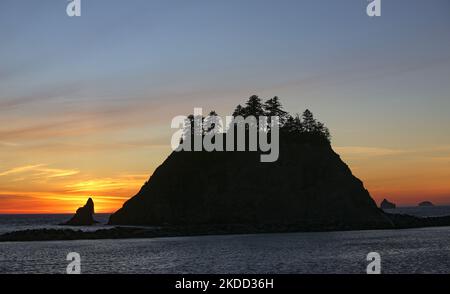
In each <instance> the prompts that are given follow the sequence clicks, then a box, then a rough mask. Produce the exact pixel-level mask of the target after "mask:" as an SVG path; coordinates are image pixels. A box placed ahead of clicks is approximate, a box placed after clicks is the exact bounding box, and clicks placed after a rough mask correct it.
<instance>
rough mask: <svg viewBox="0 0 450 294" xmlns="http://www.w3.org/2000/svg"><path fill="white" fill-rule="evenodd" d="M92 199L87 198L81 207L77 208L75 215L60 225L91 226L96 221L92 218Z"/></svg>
mask: <svg viewBox="0 0 450 294" xmlns="http://www.w3.org/2000/svg"><path fill="white" fill-rule="evenodd" d="M94 213H95V212H94V201H93V200H92V198H89V199H88V201H87V202H86V204H85V205H84V206H83V207H80V208H78V209H77V212H76V213H75V215H74V216H73V217H72V218H71V219H70V220H69V221H67V222H65V223H63V224H62V225H66V226H91V225H93V224H95V223H97V221H95V220H94Z"/></svg>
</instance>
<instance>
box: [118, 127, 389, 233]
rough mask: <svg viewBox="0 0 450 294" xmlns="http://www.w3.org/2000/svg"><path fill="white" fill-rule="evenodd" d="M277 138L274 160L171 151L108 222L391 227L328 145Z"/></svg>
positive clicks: (248, 154)
mask: <svg viewBox="0 0 450 294" xmlns="http://www.w3.org/2000/svg"><path fill="white" fill-rule="evenodd" d="M280 139H281V140H280V157H279V159H278V161H276V162H274V163H261V162H260V155H259V153H258V152H184V151H183V152H174V153H172V154H171V155H170V156H169V157H168V158H167V159H166V161H165V162H164V163H163V164H162V165H161V166H160V167H158V168H157V170H156V171H155V172H154V174H153V175H152V177H151V178H150V180H149V181H148V182H147V183H146V184H145V185H144V186H143V187H142V188H141V190H140V191H139V193H138V194H137V195H136V196H134V197H133V198H131V199H130V200H128V201H127V202H126V203H125V204H124V205H123V207H122V208H121V209H119V210H118V211H117V212H116V213H114V214H113V215H111V217H110V220H109V223H110V224H116V225H119V224H120V225H165V224H167V225H183V224H184V225H197V224H285V225H286V224H296V225H301V226H304V228H305V229H307V230H316V229H319V230H322V229H364V228H380V227H391V226H392V225H391V222H390V220H389V219H388V218H387V217H386V216H385V215H384V213H383V212H382V211H381V210H380V209H379V208H378V207H377V205H376V203H375V202H374V201H373V200H372V198H371V197H370V195H369V193H368V191H367V190H366V189H365V188H364V186H363V183H362V182H361V181H360V180H359V179H357V178H356V177H355V176H353V175H352V173H351V171H350V169H349V168H348V166H347V165H346V164H345V163H344V162H343V161H342V160H341V159H340V157H339V156H338V155H337V154H336V153H335V152H334V151H333V150H332V148H331V146H330V144H329V143H328V142H325V141H323V140H322V141H321V140H318V141H314V140H311V141H310V140H305V141H302V140H290V138H286V137H283V136H282V137H281V138H280Z"/></svg>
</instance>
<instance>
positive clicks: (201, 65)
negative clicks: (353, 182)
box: [0, 0, 450, 213]
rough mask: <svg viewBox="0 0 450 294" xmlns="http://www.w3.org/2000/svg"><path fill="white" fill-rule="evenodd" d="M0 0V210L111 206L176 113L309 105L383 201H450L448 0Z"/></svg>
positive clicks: (147, 163) (128, 190) (166, 147)
mask: <svg viewBox="0 0 450 294" xmlns="http://www.w3.org/2000/svg"><path fill="white" fill-rule="evenodd" d="M81 2H82V16H81V17H73V18H70V17H68V16H67V15H66V5H67V3H68V2H67V1H64V0H42V1H29V0H2V1H1V2H0V213H61V212H73V211H74V210H75V209H76V208H77V207H79V206H81V205H83V204H84V202H86V200H87V197H89V196H92V197H93V199H94V202H95V204H96V208H97V209H96V210H97V212H112V211H114V210H115V209H117V208H119V207H120V206H121V205H122V203H123V202H124V201H125V200H126V199H128V198H130V197H131V196H133V195H134V194H135V193H136V192H137V191H138V190H139V188H140V187H141V186H142V184H143V183H144V182H145V181H146V180H147V179H148V178H149V176H150V175H151V174H152V173H153V171H154V170H155V168H156V167H157V166H158V165H159V164H161V163H162V161H163V160H164V159H165V158H166V157H167V155H169V154H170V152H171V149H170V139H171V136H172V134H173V132H174V130H172V129H171V128H170V123H171V120H172V118H173V117H174V116H176V115H182V114H188V113H192V112H193V109H194V107H203V108H204V109H205V110H210V109H215V110H216V111H217V112H218V113H219V114H220V115H228V114H230V113H231V112H232V111H233V109H234V107H235V106H236V105H237V104H239V103H243V102H244V101H245V100H246V99H247V98H248V97H249V96H250V95H252V94H257V95H260V96H261V97H263V98H271V97H273V96H275V95H277V96H279V97H280V99H281V100H282V103H283V104H284V106H285V108H286V110H288V111H290V112H293V113H295V112H302V111H303V110H304V109H306V108H309V109H310V110H312V111H313V113H314V114H315V115H316V117H317V118H318V119H319V120H321V121H323V122H324V123H325V124H326V125H327V126H328V127H329V128H330V130H331V133H332V136H333V139H332V145H333V148H334V149H335V151H336V152H337V153H339V154H340V155H341V157H342V158H343V159H344V161H345V162H346V163H347V164H348V165H349V166H350V168H351V169H352V171H353V173H354V174H355V175H356V176H357V177H359V178H360V179H361V180H363V181H364V183H365V186H366V188H367V189H368V190H369V191H370V193H371V195H372V196H373V197H374V199H375V200H377V201H378V202H379V201H380V200H382V199H383V198H385V197H386V198H388V199H390V200H392V201H394V202H397V203H398V204H400V205H416V204H417V203H418V202H420V201H423V200H431V201H433V202H435V203H437V204H450V115H449V111H450V1H448V0H395V1H392V0H388V1H386V0H382V16H381V17H375V18H369V17H368V16H367V14H366V5H367V4H368V2H367V1H366V0H345V1H335V0H329V1H318V0H277V1H275V0H273V1H268V0H226V1H225V0H224V1H219V0H204V1H199V0H179V1H176V0H160V1H153V0H133V1H119V0H108V1H106V0H81Z"/></svg>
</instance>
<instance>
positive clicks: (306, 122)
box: [302, 109, 317, 133]
mask: <svg viewBox="0 0 450 294" xmlns="http://www.w3.org/2000/svg"><path fill="white" fill-rule="evenodd" d="M302 120H303V130H304V131H305V132H307V133H313V132H315V131H316V125H317V122H316V120H315V119H314V115H313V114H312V112H311V111H309V109H306V110H305V111H304V112H303V115H302Z"/></svg>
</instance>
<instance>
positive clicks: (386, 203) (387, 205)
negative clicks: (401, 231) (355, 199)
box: [380, 199, 397, 209]
mask: <svg viewBox="0 0 450 294" xmlns="http://www.w3.org/2000/svg"><path fill="white" fill-rule="evenodd" d="M396 207H397V205H395V203H392V202H389V200H387V199H384V200H383V201H382V202H381V204H380V208H381V209H395V208H396Z"/></svg>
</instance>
